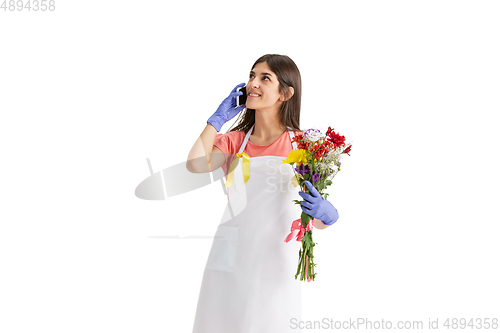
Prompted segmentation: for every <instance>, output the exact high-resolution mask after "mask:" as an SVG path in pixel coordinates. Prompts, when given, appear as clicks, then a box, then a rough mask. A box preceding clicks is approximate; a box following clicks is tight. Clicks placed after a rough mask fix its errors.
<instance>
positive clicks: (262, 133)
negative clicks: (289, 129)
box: [251, 110, 286, 140]
mask: <svg viewBox="0 0 500 333" xmlns="http://www.w3.org/2000/svg"><path fill="white" fill-rule="evenodd" d="M285 131H286V126H284V125H283V124H281V121H280V119H279V116H278V112H277V111H275V112H273V113H271V112H267V111H261V110H255V126H254V128H253V131H252V133H251V135H253V136H254V137H256V138H259V139H262V140H268V139H270V138H274V137H276V136H279V135H281V134H283V132H285Z"/></svg>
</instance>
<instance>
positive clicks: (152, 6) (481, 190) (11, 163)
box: [0, 1, 500, 333]
mask: <svg viewBox="0 0 500 333" xmlns="http://www.w3.org/2000/svg"><path fill="white" fill-rule="evenodd" d="M499 14H500V4H499V3H498V2H497V1H349V2H348V1H344V2H338V1H316V2H314V1H309V2H303V1H295V2H294V1H266V2H233V1H224V2H222V1H215V2H214V1H209V2H202V1H197V2H189V1H188V2H182V3H181V2H180V1H176V2H172V1H142V2H137V1H136V2H131V1H85V2H82V1H80V2H76V1H65V2H63V1H60V2H59V1H56V9H55V10H54V11H46V12H41V11H39V12H34V11H31V12H28V11H26V10H23V11H9V10H3V9H2V10H1V11H0V47H1V52H0V64H1V67H0V68H1V69H0V94H1V97H0V110H1V114H2V121H1V122H0V138H1V140H2V144H1V146H2V157H1V158H2V164H1V170H2V172H1V184H2V191H1V193H2V209H1V217H0V219H1V229H0V253H1V254H0V267H1V275H0V276H1V277H0V279H1V280H2V283H1V284H0V295H1V296H0V307H1V308H0V311H1V313H2V319H1V321H0V331H2V332H9V333H12V332H38V331H41V330H50V331H51V332H148V333H153V332H191V329H192V324H193V319H194V314H195V310H196V304H197V299H198V292H199V288H200V285H201V279H202V274H203V269H204V265H205V262H206V259H207V256H208V251H209V250H210V246H211V239H210V238H209V237H206V238H199V239H192V238H180V239H172V238H168V237H169V236H187V235H200V236H210V235H212V234H213V232H215V229H216V228H217V225H218V223H219V221H220V218H221V215H222V212H223V210H224V207H225V204H226V202H227V199H226V196H225V194H224V193H223V191H222V188H221V184H220V183H212V184H211V185H209V186H205V187H203V188H200V189H199V190H197V191H192V192H188V193H185V194H183V195H179V196H175V197H172V198H169V199H168V200H151V201H150V200H142V199H139V198H137V197H136V196H135V192H134V191H135V188H136V187H137V185H138V184H139V183H140V182H141V181H142V180H144V179H145V178H147V177H148V176H149V175H150V170H149V166H148V163H147V160H146V159H147V158H149V160H150V162H151V166H152V168H153V171H154V172H158V171H160V170H162V169H165V168H168V167H171V166H173V165H176V164H179V163H184V162H185V159H186V157H187V155H188V152H189V150H190V149H191V147H192V145H193V143H194V142H195V140H196V139H197V138H198V136H199V134H200V133H201V132H202V130H203V129H204V127H205V126H206V120H207V119H208V118H209V117H210V116H211V115H212V113H213V112H215V110H216V109H217V107H218V105H219V104H220V102H221V101H222V100H223V99H224V98H225V97H226V96H227V95H228V94H229V92H230V91H231V89H232V88H233V87H234V86H235V85H236V84H238V83H240V82H246V80H247V78H248V72H249V70H250V69H251V65H252V64H253V62H254V61H255V60H256V59H257V58H258V57H260V56H261V55H263V54H266V53H279V54H286V55H288V56H290V57H291V58H292V59H293V60H294V61H295V62H296V64H297V65H298V67H299V69H300V71H301V75H302V83H303V95H302V96H303V104H302V116H301V128H311V127H314V128H318V129H320V130H322V131H326V129H327V128H328V126H331V127H333V128H335V130H336V131H338V132H340V134H342V135H345V136H346V138H347V140H348V141H351V140H352V141H353V149H352V153H351V156H350V157H349V156H346V157H345V158H344V159H343V169H342V171H341V172H340V173H339V174H338V176H337V177H336V178H335V179H334V182H333V185H332V186H331V187H330V189H329V193H330V194H331V196H330V197H329V200H330V201H331V202H332V203H333V204H334V205H335V206H336V207H337V208H338V210H339V214H340V219H339V221H338V222H337V223H336V224H335V225H333V226H331V227H330V228H328V229H326V230H315V231H314V235H315V241H316V242H317V243H318V245H317V247H316V248H315V255H316V256H315V257H316V258H315V259H316V263H317V264H318V266H317V268H316V270H317V273H318V275H317V280H316V281H315V282H311V283H308V284H304V287H303V297H304V315H303V319H304V320H306V321H307V320H308V321H313V320H322V319H323V318H334V319H336V320H348V319H349V318H354V319H356V318H358V317H362V318H367V319H368V320H372V321H377V320H381V319H384V320H386V321H387V320H392V321H396V320H411V321H413V320H422V321H423V322H424V323H425V324H427V321H428V318H439V319H440V321H441V320H445V319H446V318H451V317H455V318H485V317H490V318H491V317H495V316H496V317H498V316H499V310H500V304H499V299H500V297H499V296H500V290H499V286H498V281H499V279H500V276H499V270H498V267H497V266H498V253H499V250H500V245H499V243H498V233H499V231H500V227H499V222H500V220H499V215H498V211H497V208H496V206H497V205H496V204H497V203H498V188H499V185H500V184H499V176H498V173H497V168H498V165H499V164H498V162H499V159H498V157H497V155H496V151H497V150H498V149H497V145H498V143H499V141H500V140H499V136H498V134H497V133H498V132H497V128H496V127H497V126H496V125H497V123H498V121H496V118H495V113H498V111H499V106H500V101H499V98H498V97H499V96H498V93H499V88H500V83H499V80H498V78H499V77H500V65H499V62H498V59H500V46H499V44H498V40H499V37H500V36H499V35H500V33H499V32H500V21H499V20H498V17H499ZM231 124H232V122H230V123H228V124H226V125H225V126H224V127H223V128H222V131H221V132H222V133H225V132H226V131H227V130H228V129H229V127H230V125H231ZM290 222H291V221H290ZM285 236H286V235H284V237H285ZM306 331H308V332H309V331H310V332H312V331H321V330H319V329H318V330H312V329H311V330H304V332H306Z"/></svg>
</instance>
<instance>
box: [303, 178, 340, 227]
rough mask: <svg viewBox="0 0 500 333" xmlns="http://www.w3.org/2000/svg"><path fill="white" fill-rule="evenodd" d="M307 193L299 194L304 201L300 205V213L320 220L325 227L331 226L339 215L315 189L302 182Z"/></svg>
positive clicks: (306, 182) (307, 182) (308, 183)
mask: <svg viewBox="0 0 500 333" xmlns="http://www.w3.org/2000/svg"><path fill="white" fill-rule="evenodd" d="M304 183H305V184H306V186H307V188H308V189H309V192H311V194H307V193H305V192H299V195H300V196H301V197H302V198H303V199H304V200H305V201H302V202H301V203H300V206H301V208H302V211H303V212H304V213H306V214H307V215H309V216H312V217H314V218H317V219H318V220H321V222H323V223H324V224H326V225H332V224H334V223H335V222H337V220H338V219H339V213H338V212H337V209H336V208H335V207H334V206H333V205H332V203H331V202H330V201H328V200H326V199H324V198H323V197H322V196H321V195H320V194H319V192H318V190H316V188H315V187H314V186H313V185H312V184H311V183H310V182H309V181H307V180H306V181H304Z"/></svg>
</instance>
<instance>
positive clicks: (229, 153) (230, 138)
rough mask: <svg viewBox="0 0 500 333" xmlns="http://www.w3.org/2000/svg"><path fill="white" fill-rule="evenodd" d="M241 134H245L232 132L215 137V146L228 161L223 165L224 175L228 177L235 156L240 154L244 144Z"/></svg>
mask: <svg viewBox="0 0 500 333" xmlns="http://www.w3.org/2000/svg"><path fill="white" fill-rule="evenodd" d="M241 133H243V132H240V131H232V132H229V133H225V134H220V133H218V134H217V135H216V136H215V140H214V146H215V147H217V148H219V149H220V151H221V152H222V153H223V154H224V156H225V159H226V162H225V163H224V164H223V165H222V170H224V174H225V175H226V176H227V173H228V170H229V167H230V166H231V162H232V161H233V158H234V156H235V155H236V154H237V153H238V149H239V148H240V146H241V143H242V142H243V140H242V138H241ZM243 135H244V134H243Z"/></svg>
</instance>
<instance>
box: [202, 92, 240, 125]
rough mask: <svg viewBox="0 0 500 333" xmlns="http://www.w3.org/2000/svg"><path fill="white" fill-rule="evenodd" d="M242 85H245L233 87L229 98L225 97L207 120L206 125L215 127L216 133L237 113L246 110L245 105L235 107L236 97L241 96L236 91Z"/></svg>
mask: <svg viewBox="0 0 500 333" xmlns="http://www.w3.org/2000/svg"><path fill="white" fill-rule="evenodd" d="M244 85H245V83H240V84H238V85H237V86H236V87H234V89H233V91H231V93H230V94H229V96H227V97H226V98H225V99H224V100H223V101H222V103H221V104H220V105H219V108H218V109H217V111H215V113H214V114H213V115H212V116H211V117H210V118H209V119H208V120H207V123H209V124H210V125H212V126H213V127H215V129H216V130H217V132H220V129H221V128H222V125H224V124H225V123H226V122H228V121H229V120H231V119H233V118H234V117H235V116H236V115H237V114H238V113H240V111H241V110H243V109H244V108H246V105H245V104H243V105H240V106H238V107H236V106H237V104H236V99H237V98H238V96H241V95H243V93H242V92H241V91H236V90H237V89H238V88H240V87H243V86H244Z"/></svg>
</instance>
